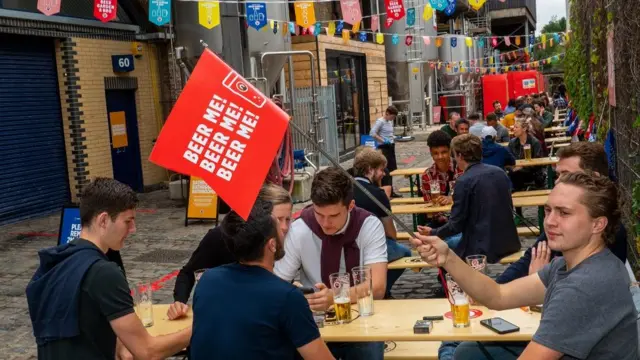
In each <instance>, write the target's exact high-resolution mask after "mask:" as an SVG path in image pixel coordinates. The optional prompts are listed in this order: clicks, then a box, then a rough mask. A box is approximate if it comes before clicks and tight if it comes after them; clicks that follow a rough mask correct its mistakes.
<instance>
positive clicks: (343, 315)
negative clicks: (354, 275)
mask: <svg viewBox="0 0 640 360" xmlns="http://www.w3.org/2000/svg"><path fill="white" fill-rule="evenodd" d="M329 282H331V289H332V290H333V307H334V309H335V311H336V322H337V323H338V324H346V323H348V322H350V321H351V294H350V290H351V286H350V284H349V273H334V274H331V275H329Z"/></svg>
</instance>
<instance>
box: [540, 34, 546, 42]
mask: <svg viewBox="0 0 640 360" xmlns="http://www.w3.org/2000/svg"><path fill="white" fill-rule="evenodd" d="M540 40H541V42H542V43H545V42H547V34H542V36H541V37H540Z"/></svg>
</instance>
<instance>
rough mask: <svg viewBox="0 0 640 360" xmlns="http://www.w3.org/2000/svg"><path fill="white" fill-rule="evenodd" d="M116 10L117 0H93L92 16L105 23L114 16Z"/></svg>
mask: <svg viewBox="0 0 640 360" xmlns="http://www.w3.org/2000/svg"><path fill="white" fill-rule="evenodd" d="M117 12H118V0H94V2H93V16H94V17H95V18H96V19H98V20H100V21H102V22H104V23H107V22H109V21H111V20H114V19H115V18H116V13H117Z"/></svg>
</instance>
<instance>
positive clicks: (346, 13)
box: [340, 0, 362, 32]
mask: <svg viewBox="0 0 640 360" xmlns="http://www.w3.org/2000/svg"><path fill="white" fill-rule="evenodd" d="M340 10H342V17H343V20H344V22H346V23H347V24H351V25H353V24H355V23H359V22H360V21H362V11H361V10H360V1H359V0H340ZM354 32H357V31H356V30H354Z"/></svg>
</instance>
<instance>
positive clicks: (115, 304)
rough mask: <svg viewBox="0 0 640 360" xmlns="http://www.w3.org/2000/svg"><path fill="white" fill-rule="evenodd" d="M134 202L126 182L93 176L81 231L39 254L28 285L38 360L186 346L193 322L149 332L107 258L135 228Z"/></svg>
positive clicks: (160, 352) (141, 353) (144, 353)
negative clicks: (173, 330)
mask: <svg viewBox="0 0 640 360" xmlns="http://www.w3.org/2000/svg"><path fill="white" fill-rule="evenodd" d="M137 204H138V198H137V195H136V193H135V192H134V191H133V190H132V189H131V188H130V187H128V186H127V185H124V184H122V183H120V182H118V181H116V180H113V179H107V178H97V179H95V180H94V181H93V182H91V183H90V184H89V185H87V186H86V187H85V188H84V190H83V191H82V196H81V200H80V219H81V224H82V230H81V232H80V237H79V238H78V239H75V240H73V241H71V242H69V243H67V244H64V245H59V246H56V247H53V248H48V249H43V250H40V251H39V252H38V255H39V257H40V266H39V267H38V269H37V270H36V272H35V274H34V275H33V277H32V278H31V281H29V284H28V285H27V290H26V293H27V303H28V306H29V316H30V317H31V325H32V326H33V334H34V336H35V338H36V344H37V346H38V359H41V360H50V359H51V360H54V359H55V360H57V359H60V360H66V359H83V360H85V359H88V360H91V359H96V360H97V359H115V358H116V355H118V356H119V357H123V358H129V357H130V356H131V354H133V356H134V357H135V358H140V359H151V358H153V359H156V358H165V357H168V356H172V355H173V354H175V353H177V352H179V351H180V350H182V349H184V348H185V347H186V346H187V344H189V338H190V337H191V327H190V326H189V327H188V328H187V329H184V330H182V331H179V332H177V333H174V334H171V335H165V336H157V337H153V336H151V335H149V332H148V331H147V329H145V328H144V326H143V325H142V322H141V321H140V319H139V318H138V316H137V315H136V314H135V312H134V308H133V299H132V298H131V294H130V290H129V285H128V284H127V280H126V279H125V277H124V274H123V273H122V271H121V270H120V268H119V267H118V265H116V264H115V263H113V262H111V261H109V259H108V258H107V257H106V256H105V254H106V253H107V251H108V250H109V249H111V250H116V251H118V250H120V249H122V247H123V246H124V241H125V239H126V238H127V236H128V235H130V234H132V233H134V232H135V230H136V225H135V215H136V214H135V208H136V206H137Z"/></svg>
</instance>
